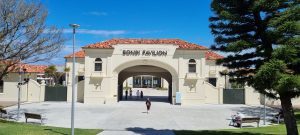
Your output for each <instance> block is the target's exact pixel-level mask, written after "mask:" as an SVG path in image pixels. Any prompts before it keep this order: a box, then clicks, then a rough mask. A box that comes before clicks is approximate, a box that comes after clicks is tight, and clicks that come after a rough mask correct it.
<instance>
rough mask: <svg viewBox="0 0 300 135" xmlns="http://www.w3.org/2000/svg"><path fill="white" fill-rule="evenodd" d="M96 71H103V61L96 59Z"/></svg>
mask: <svg viewBox="0 0 300 135" xmlns="http://www.w3.org/2000/svg"><path fill="white" fill-rule="evenodd" d="M95 71H102V60H101V59H100V58H96V59H95Z"/></svg>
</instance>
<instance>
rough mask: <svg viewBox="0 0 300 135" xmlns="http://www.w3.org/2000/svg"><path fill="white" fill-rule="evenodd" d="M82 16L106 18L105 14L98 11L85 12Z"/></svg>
mask: <svg viewBox="0 0 300 135" xmlns="http://www.w3.org/2000/svg"><path fill="white" fill-rule="evenodd" d="M83 14H84V15H93V16H107V13H106V12H98V11H91V12H85V13H83Z"/></svg>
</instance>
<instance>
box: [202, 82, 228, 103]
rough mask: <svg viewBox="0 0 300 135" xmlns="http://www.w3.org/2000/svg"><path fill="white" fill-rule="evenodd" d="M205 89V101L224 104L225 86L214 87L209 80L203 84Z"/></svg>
mask: <svg viewBox="0 0 300 135" xmlns="http://www.w3.org/2000/svg"><path fill="white" fill-rule="evenodd" d="M203 86H204V89H205V103H208V104H222V103H223V87H214V86H213V85H211V84H210V83H208V82H204V84H203Z"/></svg>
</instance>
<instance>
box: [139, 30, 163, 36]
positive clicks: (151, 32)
mask: <svg viewBox="0 0 300 135" xmlns="http://www.w3.org/2000/svg"><path fill="white" fill-rule="evenodd" d="M161 32H163V31H162V30H149V31H138V32H134V33H136V34H141V35H143V34H153V33H161Z"/></svg>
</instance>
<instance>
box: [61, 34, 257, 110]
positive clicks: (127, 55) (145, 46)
mask: <svg viewBox="0 0 300 135" xmlns="http://www.w3.org/2000/svg"><path fill="white" fill-rule="evenodd" d="M75 57H76V64H75V68H76V69H75V75H76V78H77V79H76V90H77V92H76V93H75V95H76V97H77V101H79V102H84V103H100V104H103V103H116V102H118V101H119V100H121V99H122V92H123V90H122V89H123V86H124V82H125V80H127V79H128V78H132V77H134V76H139V75H149V76H155V77H159V78H163V79H162V80H166V82H168V83H167V84H168V86H167V87H168V91H169V94H168V99H169V101H170V103H173V104H175V103H180V104H183V105H184V104H204V103H213V104H222V102H223V88H224V84H225V78H224V77H222V76H220V74H219V72H220V71H222V70H224V69H225V67H223V66H219V65H216V63H215V62H216V60H217V59H220V58H223V57H222V56H221V55H219V54H217V53H215V52H212V51H211V50H209V49H208V48H206V47H204V46H200V45H197V44H193V43H189V42H186V41H183V40H180V39H111V40H107V41H103V42H98V43H95V44H90V45H87V46H84V47H82V50H80V51H78V52H76V53H75ZM65 58H66V67H69V68H71V71H70V73H72V70H73V69H72V54H71V55H68V56H66V57H65ZM71 77H72V76H71V74H70V75H69V78H68V79H66V80H68V92H67V93H68V101H71V95H72V91H71V89H72V87H71ZM246 94H248V95H247V96H246V97H249V96H251V98H245V102H246V104H259V94H258V93H254V92H253V90H252V89H251V90H249V91H247V92H246ZM252 95H255V97H253V96H252Z"/></svg>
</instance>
